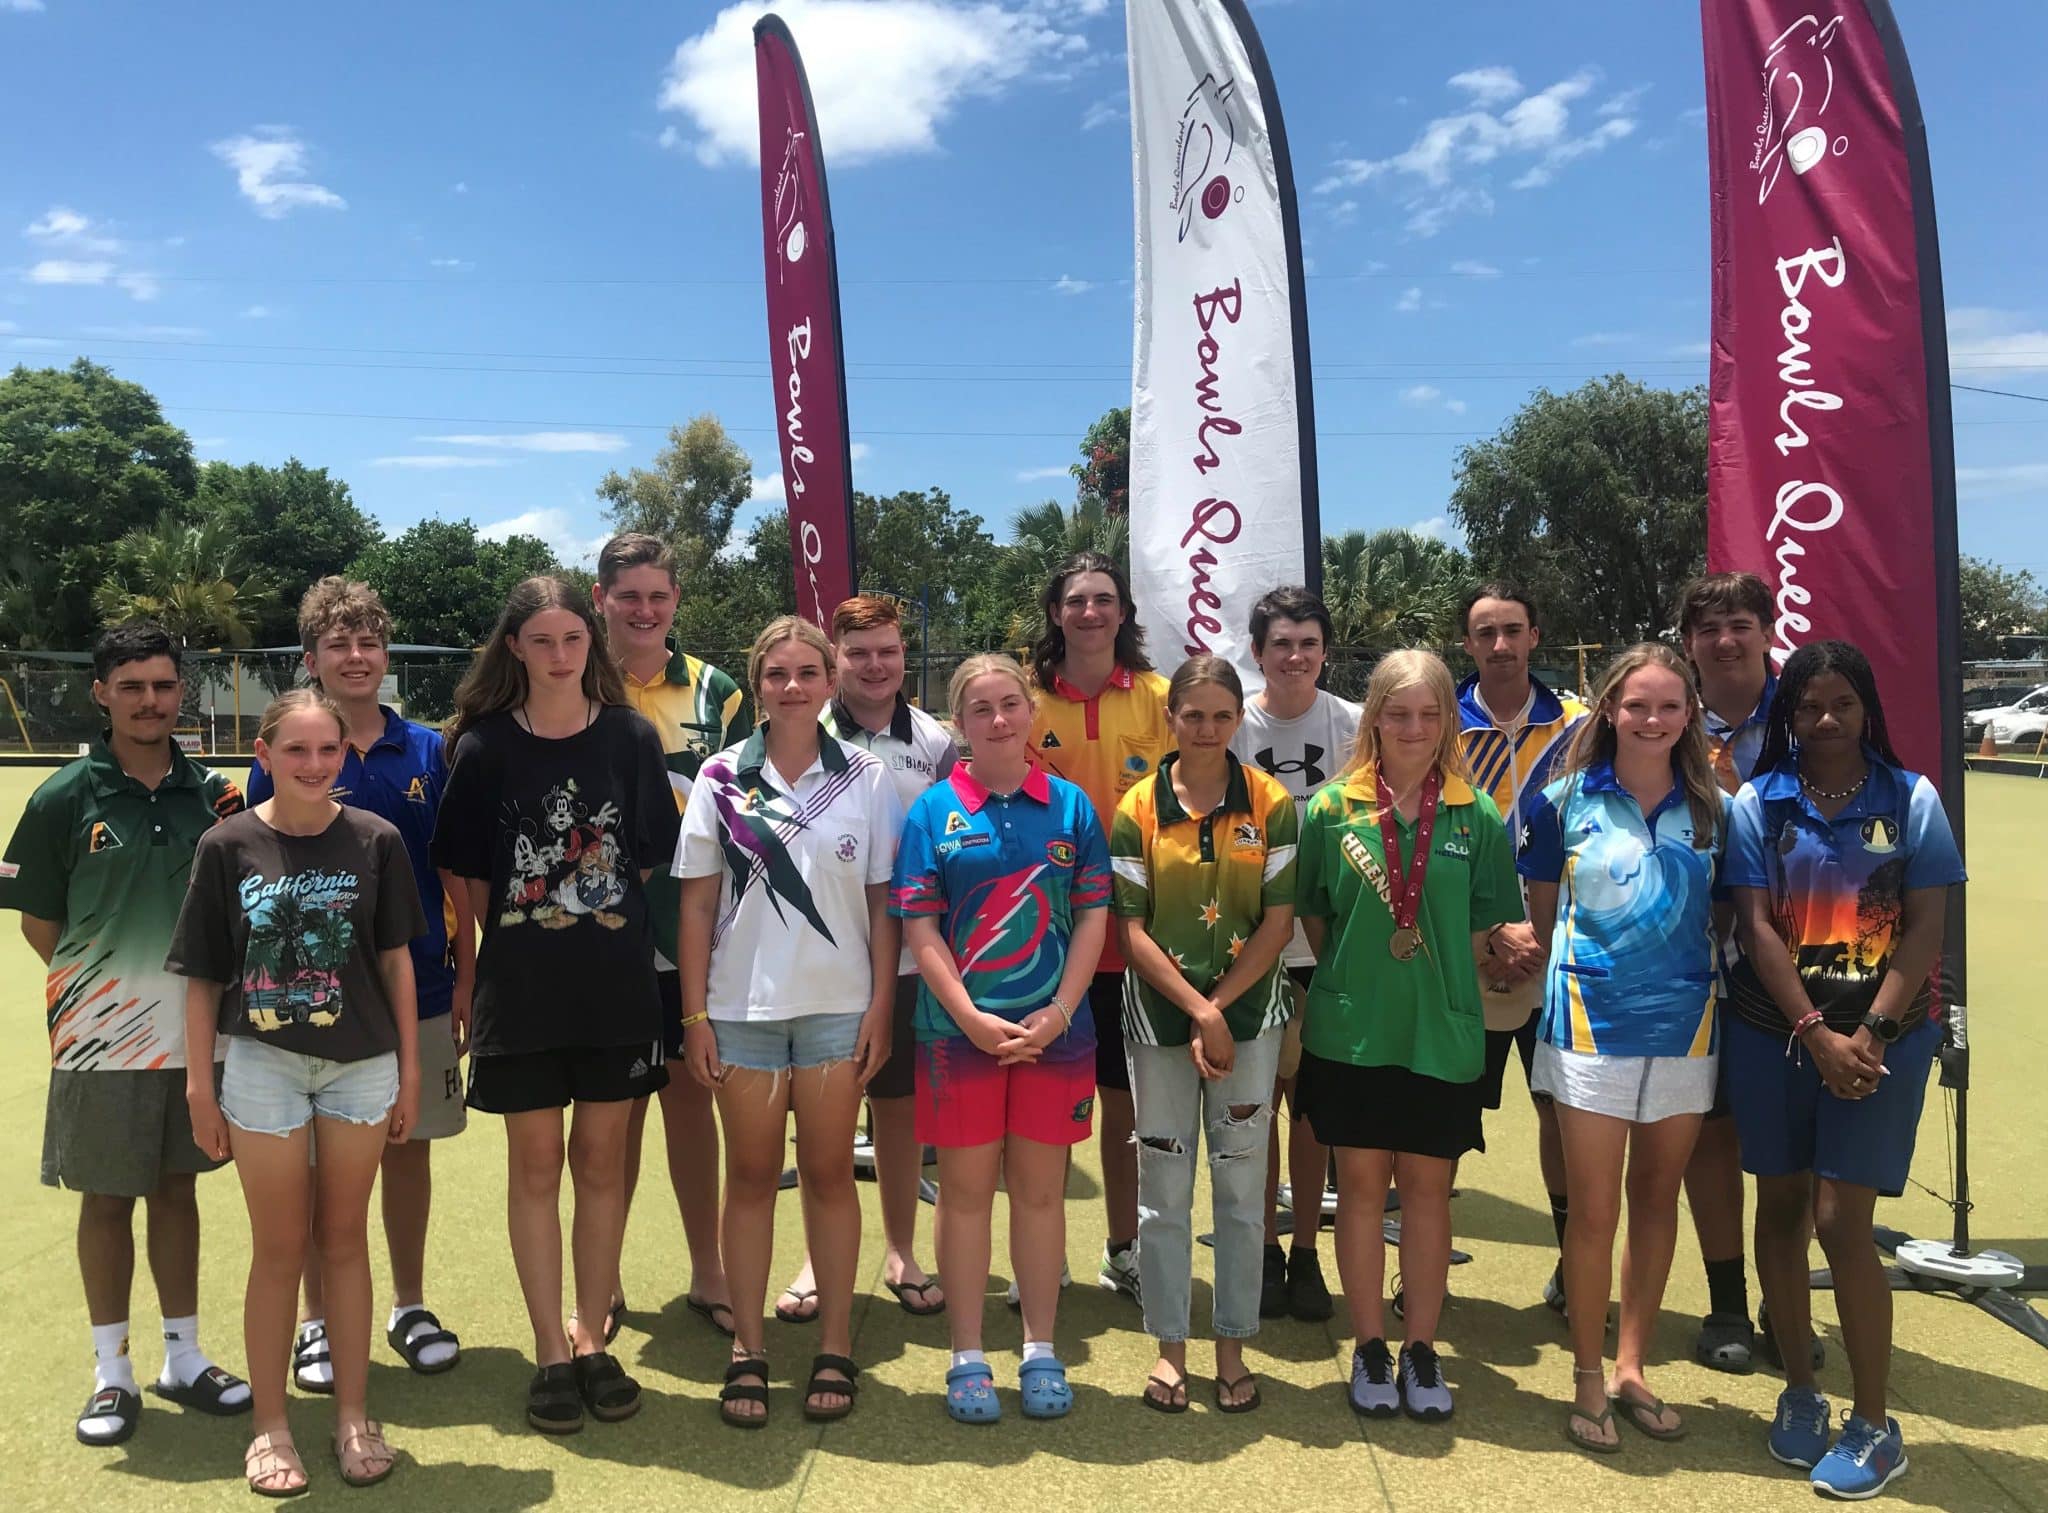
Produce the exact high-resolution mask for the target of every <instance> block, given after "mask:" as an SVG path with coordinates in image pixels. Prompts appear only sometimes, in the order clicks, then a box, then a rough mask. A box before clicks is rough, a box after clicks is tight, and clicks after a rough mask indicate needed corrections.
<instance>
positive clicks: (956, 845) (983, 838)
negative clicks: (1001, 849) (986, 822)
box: [938, 835, 995, 856]
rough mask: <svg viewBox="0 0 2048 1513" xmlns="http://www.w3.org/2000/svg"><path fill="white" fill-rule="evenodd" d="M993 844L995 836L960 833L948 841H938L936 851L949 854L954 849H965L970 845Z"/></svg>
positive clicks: (945, 854)
mask: <svg viewBox="0 0 2048 1513" xmlns="http://www.w3.org/2000/svg"><path fill="white" fill-rule="evenodd" d="M994 844H995V837H994V836H992V835H962V836H957V837H955V838H954V839H952V840H950V841H940V842H939V846H938V851H939V855H941V856H951V855H952V854H953V853H954V852H955V851H965V850H966V849H967V848H968V847H970V846H992V845H994Z"/></svg>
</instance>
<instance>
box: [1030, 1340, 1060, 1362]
mask: <svg viewBox="0 0 2048 1513" xmlns="http://www.w3.org/2000/svg"><path fill="white" fill-rule="evenodd" d="M1051 1359H1053V1353H1052V1341H1051V1340H1026V1341H1025V1342H1024V1364H1025V1365H1027V1366H1028V1365H1030V1364H1031V1363H1032V1362H1033V1361H1049V1360H1051Z"/></svg>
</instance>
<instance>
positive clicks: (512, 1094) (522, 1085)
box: [468, 1040, 668, 1114]
mask: <svg viewBox="0 0 2048 1513" xmlns="http://www.w3.org/2000/svg"><path fill="white" fill-rule="evenodd" d="M667 1086H668V1064H667V1062H666V1061H665V1060H664V1058H663V1056H662V1051H661V1042H659V1041H652V1040H651V1041H647V1042H644V1043H643V1044H640V1045H604V1046H572V1047H565V1048H563V1049H561V1050H554V1051H524V1052H514V1053H512V1054H510V1055H501V1056H471V1057H470V1058H469V1098H468V1103H469V1106H470V1107H471V1108H473V1109H476V1110H477V1111H478V1112H479V1113H485V1114H530V1113H532V1112H534V1111H535V1110H536V1109H544V1108H566V1107H568V1106H569V1105H570V1104H571V1103H624V1102H627V1101H628V1100H630V1099H634V1098H645V1097H646V1096H647V1095H648V1094H649V1093H658V1092H660V1091H661V1089H663V1088H665V1087H667Z"/></svg>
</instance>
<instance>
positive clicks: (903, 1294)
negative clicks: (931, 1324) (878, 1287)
mask: <svg viewBox="0 0 2048 1513" xmlns="http://www.w3.org/2000/svg"><path fill="white" fill-rule="evenodd" d="M882 1285H883V1286H884V1287H886V1288H888V1289H889V1291H891V1292H893V1293H894V1294H896V1302H897V1304H898V1306H900V1307H901V1308H902V1309H903V1311H904V1312H905V1313H907V1314H909V1315H910V1316H911V1317H912V1318H917V1319H926V1318H930V1317H931V1316H932V1315H933V1314H935V1313H944V1312H945V1311H946V1300H945V1299H944V1298H941V1299H939V1301H938V1302H936V1303H934V1302H932V1301H930V1299H929V1297H928V1296H927V1294H929V1293H930V1291H931V1290H932V1289H933V1288H934V1287H936V1286H938V1285H939V1279H938V1278H937V1277H926V1278H925V1279H924V1280H923V1281H922V1282H884V1283H883V1284H882ZM912 1293H915V1294H916V1295H917V1300H918V1305H920V1306H912V1304H911V1301H910V1294H912Z"/></svg>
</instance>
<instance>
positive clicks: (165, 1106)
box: [43, 1065, 223, 1198]
mask: <svg viewBox="0 0 2048 1513" xmlns="http://www.w3.org/2000/svg"><path fill="white" fill-rule="evenodd" d="M213 1074H214V1086H215V1087H216V1088H218V1087H219V1086H220V1067H219V1066H218V1065H216V1066H215V1067H214V1069H213ZM222 1164H223V1163H221V1162H219V1161H215V1160H214V1159H212V1158H211V1157H210V1156H208V1155H206V1154H205V1153H204V1152H203V1151H201V1150H200V1149H199V1147H198V1146H197V1145H195V1144H194V1143H193V1140H192V1119H191V1116H190V1115H189V1114H188V1113H187V1112H186V1110H185V1069H184V1068H183V1067H165V1068H159V1069H157V1070H155V1071H147V1072H70V1071H52V1072H51V1073H50V1097H49V1102H48V1103H47V1104H46V1105H45V1107H44V1112H43V1185H44V1186H45V1187H68V1188H70V1189H71V1190H72V1191H73V1192H79V1193H98V1194H101V1195H103V1196H105V1197H110V1198H144V1197H147V1196H149V1194H151V1193H153V1192H155V1191H156V1190H157V1189H158V1188H159V1187H161V1186H162V1185H163V1179H164V1178H165V1177H172V1176H182V1175H189V1174H191V1173H193V1172H210V1171H212V1170H214V1169H215V1168H216V1167H219V1166H220V1165H222Z"/></svg>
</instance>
